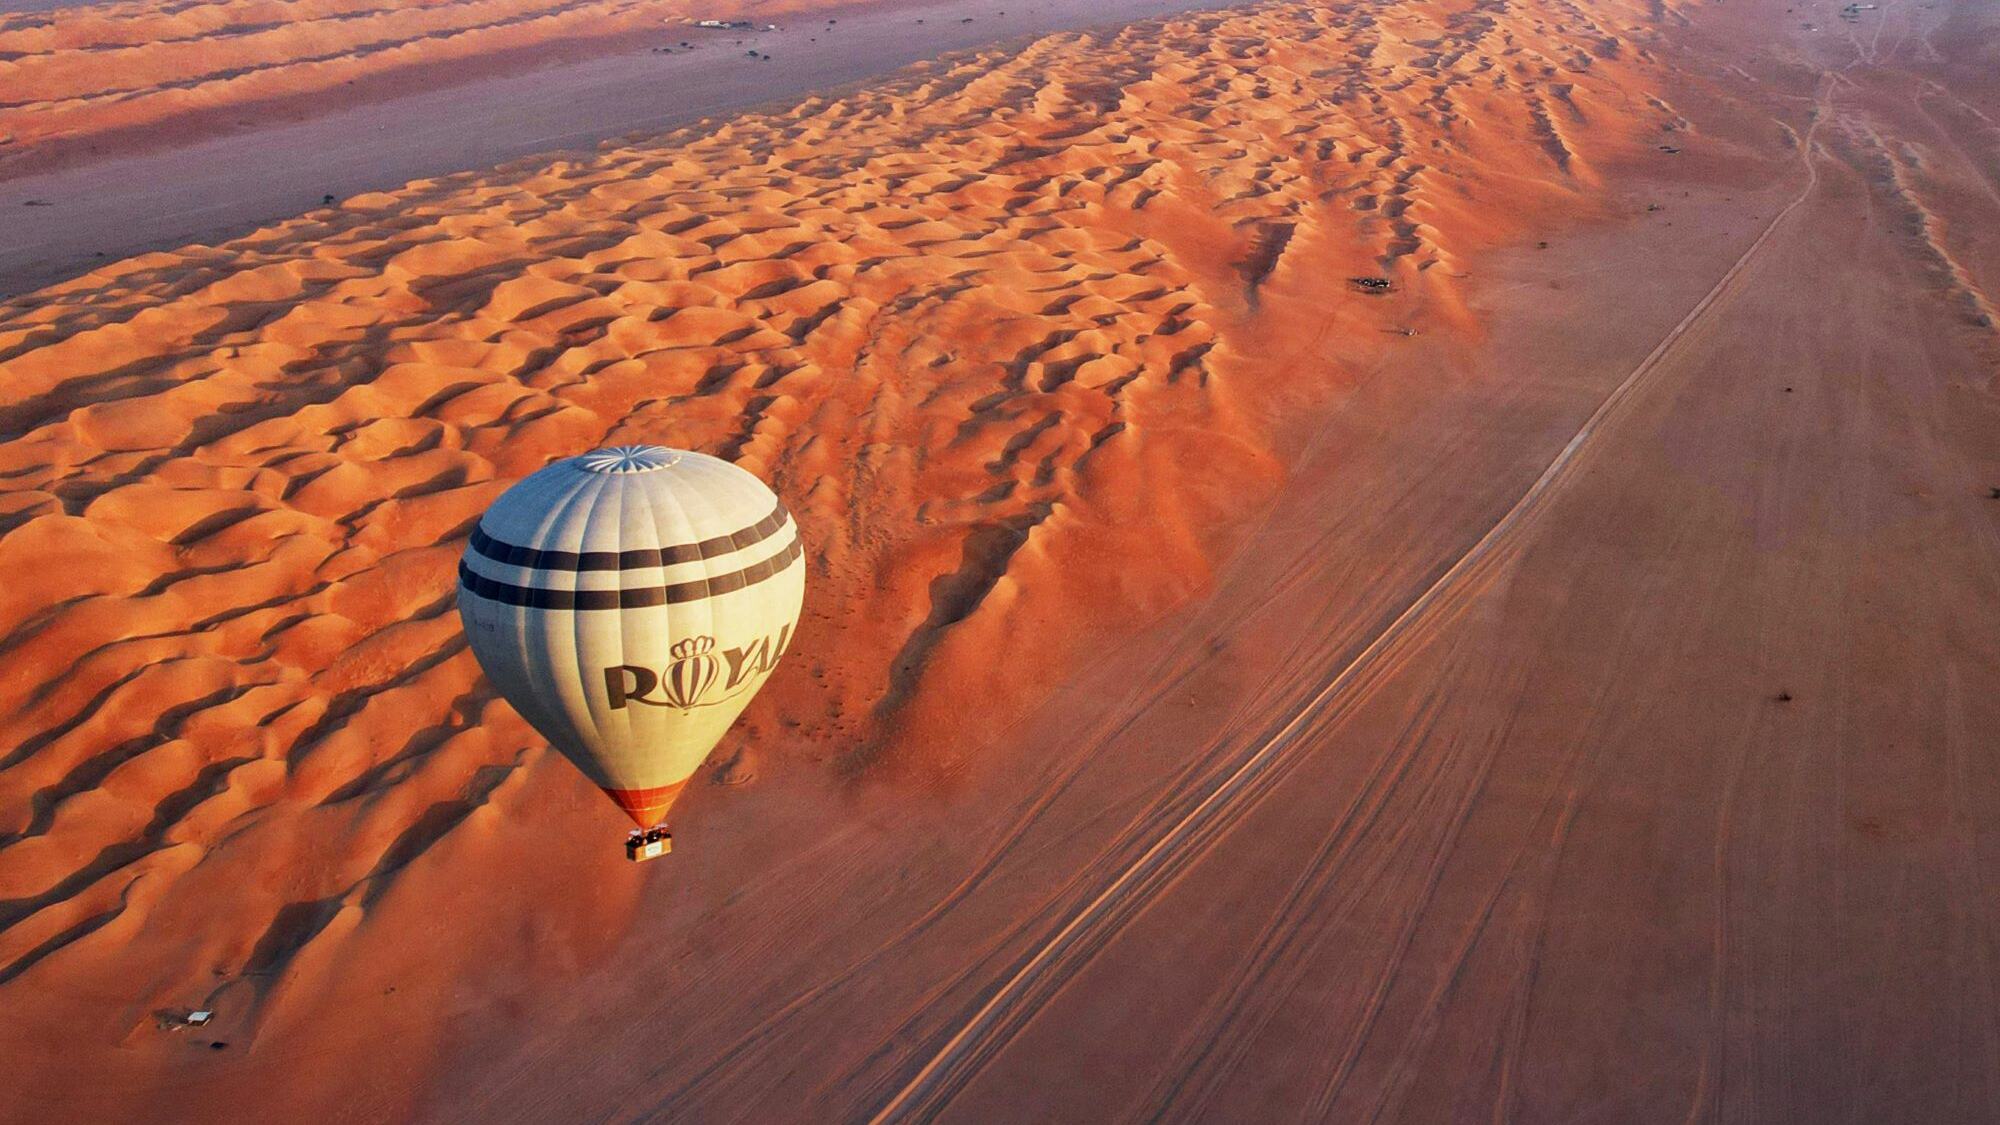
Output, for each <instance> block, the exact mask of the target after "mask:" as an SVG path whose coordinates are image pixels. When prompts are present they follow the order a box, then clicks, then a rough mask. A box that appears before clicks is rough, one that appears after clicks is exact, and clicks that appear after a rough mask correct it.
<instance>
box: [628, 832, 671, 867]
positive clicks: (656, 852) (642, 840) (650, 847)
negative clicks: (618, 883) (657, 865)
mask: <svg viewBox="0 0 2000 1125" xmlns="http://www.w3.org/2000/svg"><path fill="white" fill-rule="evenodd" d="M673 850H674V834H673V833H671V832H669V831H667V830H666V829H664V828H653V829H649V830H647V831H644V832H634V833H632V834H631V835H630V836H627V837H626V838H625V858H626V859H629V860H631V861H632V862H633V863H644V862H646V861H647V860H649V859H658V858H660V857H661V856H663V855H666V854H668V853H669V852H671V851H673Z"/></svg>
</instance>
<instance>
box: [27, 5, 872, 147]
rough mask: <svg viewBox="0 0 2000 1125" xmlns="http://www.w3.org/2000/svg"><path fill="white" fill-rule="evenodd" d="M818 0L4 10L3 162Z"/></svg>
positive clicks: (184, 132) (760, 15)
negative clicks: (699, 19)
mask: <svg viewBox="0 0 2000 1125" xmlns="http://www.w3.org/2000/svg"><path fill="white" fill-rule="evenodd" d="M829 8H835V9H836V10H837V6H836V5H830V4H827V3H824V2H815V0H723V2H721V3H717V4H692V3H688V2H687V0H590V2H586V3H555V2H552V0H427V2H424V3H416V4H407V3H383V2H379V0H209V2H203V3H184V2H180V0H119V2H117V3H108V4H92V5H84V6H77V7H65V8H55V9H52V10H48V11H29V12H14V13H0V90H4V91H6V96H5V98H4V99H0V169H4V170H6V171H9V172H15V171H19V170H20V169H21V168H22V167H23V166H24V165H28V164H32V163H35V162H38V161H45V160H46V158H48V157H50V156H57V155H73V154H77V153H79V152H81V151H83V150H85V149H88V150H90V151H92V152H99V151H101V150H103V149H105V148H107V147H119V146H122V145H130V144H135V143H137V144H148V143H150V144H157V143H159V140H160V138H161V137H162V135H163V132H162V130H163V128H165V129H166V130H167V132H166V133H165V134H164V135H167V136H173V137H187V136H193V135H198V134H199V133H201V132H204V131H208V130H213V129H215V128H220V127H227V126H228V125H230V124H231V123H233V122H234V121H236V120H237V119H238V118H242V117H245V116H251V115H253V114H265V113H268V112H269V110H270V108H271V107H272V106H274V105H280V104H282V105H283V106H285V107H286V108H287V109H292V110H299V111H304V112H310V110H311V109H312V107H313V103H314V102H315V101H322V100H324V99H326V98H329V97H333V96H336V95H337V96H339V97H341V98H348V97H351V96H352V94H353V93H354V91H353V90H350V89H348V88H349V87H356V86H357V85H362V84H365V86H366V88H367V89H368V90H371V91H381V90H387V89H390V88H392V87H393V86H394V85H396V84H401V85H404V86H407V85H409V84H411V83H419V84H423V83H429V84H435V83H440V82H451V81H456V80H461V79H463V78H464V77H467V76H469V75H473V74H478V73H489V72H492V71H494V70H496V69H500V68H503V67H507V68H518V67H521V66H523V65H527V64H530V63H532V62H534V61H537V60H539V59H545V58H548V57H563V56H575V55H578V54H580V53H584V52H590V51H595V50H602V49H604V48H605V47H606V46H608V45H613V44H628V45H629V44H632V43H637V42H642V41H643V42H648V43H652V42H670V41H671V40H670V33H671V36H672V39H678V38H685V37H704V38H706V37H711V36H713V35H714V34H716V33H712V32H697V31H696V30H695V29H693V28H689V27H686V26H683V21H684V20H687V19H690V18H692V17H693V16H694V15H696V14H698V15H699V16H700V17H702V18H727V19H738V18H752V19H759V20H770V19H776V18H782V17H785V16H790V15H803V14H805V13H808V12H814V11H824V10H827V9H829Z"/></svg>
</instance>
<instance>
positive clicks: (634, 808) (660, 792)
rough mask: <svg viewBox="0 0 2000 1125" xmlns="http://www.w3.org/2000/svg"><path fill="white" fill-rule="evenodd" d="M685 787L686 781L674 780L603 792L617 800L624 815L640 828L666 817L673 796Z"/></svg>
mask: <svg viewBox="0 0 2000 1125" xmlns="http://www.w3.org/2000/svg"><path fill="white" fill-rule="evenodd" d="M685 788H687V782H686V781H676V782H674V783H673V784H672V785H662V786H658V787H657V788H653V789H610V788H606V789H605V790H604V793H605V795H606V796H608V797H610V798H611V799H612V800H614V801H616V802H618V807H619V808H621V809H624V810H625V815H626V816H629V817H631V818H632V820H633V822H634V823H636V824H638V826H639V827H641V828H651V827H653V826H654V825H656V824H658V823H660V821H662V820H664V819H666V816H667V810H668V809H671V808H673V807H674V798H676V797H678V796H680V795H681V790H683V789H685Z"/></svg>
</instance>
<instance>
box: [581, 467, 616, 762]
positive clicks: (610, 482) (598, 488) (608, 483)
mask: <svg viewBox="0 0 2000 1125" xmlns="http://www.w3.org/2000/svg"><path fill="white" fill-rule="evenodd" d="M588 475H589V476H590V477H592V478H593V479H592V481H591V485H592V487H590V488H589V489H588V492H589V494H590V502H589V503H588V504H587V505H585V507H584V511H583V534H581V535H579V536H578V537H577V541H576V546H577V550H578V551H586V550H589V549H590V545H591V542H592V535H591V532H592V531H594V530H595V529H596V528H597V521H598V519H599V518H600V517H601V516H602V515H604V514H605V512H606V510H607V509H611V508H615V507H616V506H617V505H616V504H612V503H606V502H605V501H606V499H607V498H606V496H605V493H606V492H608V491H611V490H612V489H613V487H614V486H615V484H616V482H617V481H618V480H619V479H620V474H618V473H591V474H588ZM621 491H622V490H621ZM583 581H584V576H583V573H582V572H581V571H579V572H577V573H575V574H572V575H570V582H571V586H570V588H571V589H572V590H577V591H580V590H581V589H582V588H583ZM586 622H588V623H589V624H590V625H591V626H595V625H597V624H598V622H597V621H596V620H594V619H593V618H592V617H591V616H590V615H588V614H584V613H579V612H576V611H571V613H570V618H569V629H570V638H571V642H572V643H573V644H575V645H576V657H577V667H578V668H579V669H581V668H583V667H585V666H586V665H585V664H584V658H583V654H584V644H585V632H586V629H585V624H586ZM618 644H619V650H620V652H621V653H622V652H623V651H624V645H625V640H624V628H623V625H622V621H621V625H620V628H619V641H618ZM621 663H622V661H621ZM583 679H584V677H579V683H578V686H577V694H578V695H580V696H581V697H582V700H583V713H584V715H585V716H586V717H587V718H588V719H589V720H590V726H589V728H588V729H589V732H590V734H591V735H592V736H593V738H594V740H595V741H597V742H598V743H599V746H598V755H599V757H600V758H601V757H602V756H603V747H602V740H603V737H604V731H603V728H602V727H600V726H599V725H598V721H597V716H598V712H599V707H598V704H597V703H596V701H595V699H594V698H593V694H594V693H592V692H591V690H590V685H589V684H588V683H586V682H582V680H583ZM606 709H607V710H608V706H607V708H606ZM592 780H596V779H595V778H593V779H592ZM606 780H610V778H609V775H608V774H607V775H606Z"/></svg>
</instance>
